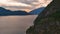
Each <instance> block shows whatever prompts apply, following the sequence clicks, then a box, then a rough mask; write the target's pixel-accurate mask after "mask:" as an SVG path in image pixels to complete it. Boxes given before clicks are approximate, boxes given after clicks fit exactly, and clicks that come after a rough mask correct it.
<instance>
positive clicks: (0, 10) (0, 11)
mask: <svg viewBox="0 0 60 34" xmlns="http://www.w3.org/2000/svg"><path fill="white" fill-rule="evenodd" d="M4 15H28V13H27V12H25V11H20V10H19V11H11V10H7V9H5V8H3V7H0V16H4Z"/></svg>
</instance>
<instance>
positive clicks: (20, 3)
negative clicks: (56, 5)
mask: <svg viewBox="0 0 60 34" xmlns="http://www.w3.org/2000/svg"><path fill="white" fill-rule="evenodd" d="M51 1H52V0H1V1H0V6H1V7H5V8H6V9H10V10H25V11H31V10H33V9H36V8H39V7H43V6H47V4H49V3H50V2H51Z"/></svg>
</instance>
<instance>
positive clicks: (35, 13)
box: [29, 7, 45, 15]
mask: <svg viewBox="0 0 60 34" xmlns="http://www.w3.org/2000/svg"><path fill="white" fill-rule="evenodd" d="M44 8H45V7H40V8H38V9H35V10H32V11H31V12H30V13H29V14H31V15H37V14H39V13H41V12H42V11H43V10H44Z"/></svg>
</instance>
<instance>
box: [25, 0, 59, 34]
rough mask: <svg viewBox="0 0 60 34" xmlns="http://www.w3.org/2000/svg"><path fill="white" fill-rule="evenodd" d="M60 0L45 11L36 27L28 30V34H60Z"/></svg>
mask: <svg viewBox="0 0 60 34" xmlns="http://www.w3.org/2000/svg"><path fill="white" fill-rule="evenodd" d="M59 3H60V0H53V1H52V2H51V3H50V4H49V5H48V6H47V7H46V8H45V10H43V11H42V12H41V13H40V14H39V15H38V17H37V18H36V20H35V21H34V25H33V26H31V27H30V28H29V29H27V31H26V34H60V4H59Z"/></svg>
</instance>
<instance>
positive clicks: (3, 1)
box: [0, 0, 31, 7]
mask: <svg viewBox="0 0 60 34" xmlns="http://www.w3.org/2000/svg"><path fill="white" fill-rule="evenodd" d="M0 4H4V5H5V6H29V7H31V5H28V4H24V3H20V2H12V1H9V0H0Z"/></svg>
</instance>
